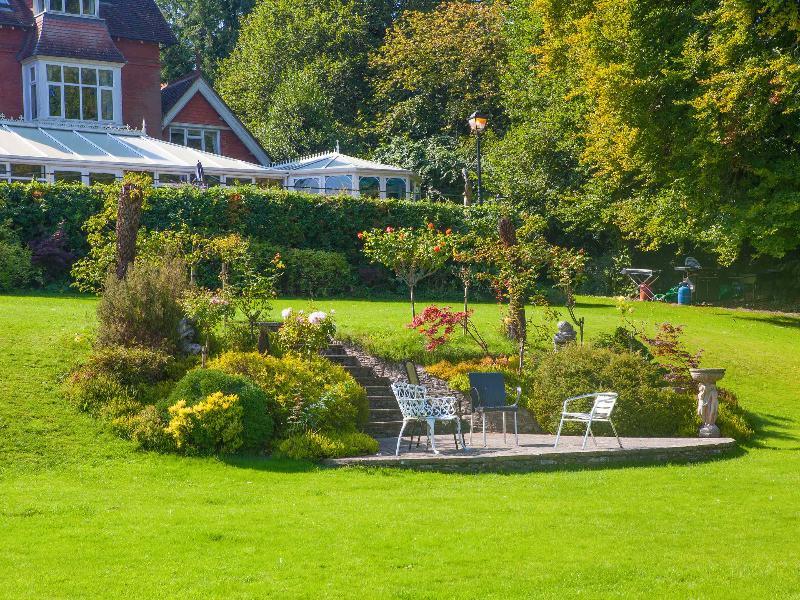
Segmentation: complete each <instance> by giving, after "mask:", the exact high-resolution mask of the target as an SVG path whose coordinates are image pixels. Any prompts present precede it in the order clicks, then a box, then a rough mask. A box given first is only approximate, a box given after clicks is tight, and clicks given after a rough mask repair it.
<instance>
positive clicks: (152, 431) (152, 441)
mask: <svg viewBox="0 0 800 600" xmlns="http://www.w3.org/2000/svg"><path fill="white" fill-rule="evenodd" d="M126 426H127V431H128V437H130V439H132V440H133V441H134V442H135V443H136V445H137V446H138V447H139V448H141V449H142V450H154V451H156V452H172V451H173V450H175V438H173V437H172V436H171V435H170V434H169V433H167V430H166V428H165V427H164V421H163V418H162V416H161V413H160V411H159V410H158V409H157V408H156V407H155V406H145V407H144V408H143V409H142V410H141V411H140V412H139V413H138V414H137V415H136V416H134V417H133V418H131V419H129V420H128V421H127V423H126Z"/></svg>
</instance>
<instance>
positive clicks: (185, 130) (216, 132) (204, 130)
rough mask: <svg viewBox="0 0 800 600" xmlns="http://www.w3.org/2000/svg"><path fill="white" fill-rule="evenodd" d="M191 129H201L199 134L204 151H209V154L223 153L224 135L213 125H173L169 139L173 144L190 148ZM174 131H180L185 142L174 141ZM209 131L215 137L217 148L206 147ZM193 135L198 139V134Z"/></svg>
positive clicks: (201, 147)
mask: <svg viewBox="0 0 800 600" xmlns="http://www.w3.org/2000/svg"><path fill="white" fill-rule="evenodd" d="M189 131H199V132H200V136H199V139H200V150H202V151H203V152H208V153H209V154H217V155H220V154H221V153H222V139H221V138H222V136H221V135H220V130H219V129H215V128H213V127H203V126H197V127H193V126H191V125H171V126H170V128H169V141H170V142H171V143H173V144H177V145H178V146H183V147H185V148H190V147H191V146H189V144H188V141H189V137H190V136H189ZM173 132H174V133H178V132H180V133H182V134H183V142H184V143H183V144H180V143H178V142H173V141H172V135H173ZM207 133H210V134H213V135H214V138H215V140H214V144H215V146H216V147H215V148H211V149H208V148H207V147H206V134H207ZM191 137H192V138H194V139H197V137H198V136H191Z"/></svg>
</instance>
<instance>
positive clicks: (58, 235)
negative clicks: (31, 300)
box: [28, 227, 75, 281]
mask: <svg viewBox="0 0 800 600" xmlns="http://www.w3.org/2000/svg"><path fill="white" fill-rule="evenodd" d="M28 248H30V250H31V262H32V264H33V265H34V266H35V267H38V268H40V269H41V270H42V271H43V273H44V275H45V276H46V279H48V280H50V281H57V280H62V279H64V278H65V277H66V276H67V275H68V274H69V271H70V268H71V267H72V263H74V262H75V255H74V254H73V253H72V252H70V251H69V249H68V248H67V234H66V233H65V231H64V228H63V227H59V228H58V230H56V232H55V233H54V234H52V235H47V236H44V237H40V238H36V239H34V240H31V241H30V242H28Z"/></svg>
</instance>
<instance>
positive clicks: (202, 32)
mask: <svg viewBox="0 0 800 600" xmlns="http://www.w3.org/2000/svg"><path fill="white" fill-rule="evenodd" d="M157 1H158V4H159V6H160V8H161V11H162V12H163V13H164V16H165V17H166V19H167V21H168V22H169V24H170V25H171V26H172V29H173V31H174V32H175V35H176V37H177V38H178V44H176V45H175V46H171V47H169V48H166V49H164V51H163V56H162V61H161V62H162V79H163V80H164V81H172V80H174V79H177V78H179V77H181V76H183V75H186V74H187V73H188V72H190V71H191V70H193V69H194V68H200V69H201V70H202V71H203V73H204V74H205V75H206V76H208V77H210V78H211V79H213V78H214V77H215V76H216V73H217V68H218V67H219V63H220V61H221V60H222V59H224V58H225V57H227V56H228V55H229V54H230V53H231V51H232V50H233V48H234V46H235V45H236V40H237V39H238V36H239V25H240V22H241V21H242V19H243V18H244V16H245V15H247V14H248V13H249V12H250V11H251V10H252V9H253V5H254V4H255V1H256V0H157ZM198 62H199V64H198Z"/></svg>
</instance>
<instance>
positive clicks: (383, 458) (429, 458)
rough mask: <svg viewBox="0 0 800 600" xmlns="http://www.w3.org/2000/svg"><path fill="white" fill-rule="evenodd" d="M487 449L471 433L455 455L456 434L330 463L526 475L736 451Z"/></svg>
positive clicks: (640, 443) (680, 446) (646, 443)
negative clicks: (430, 446) (433, 448)
mask: <svg viewBox="0 0 800 600" xmlns="http://www.w3.org/2000/svg"><path fill="white" fill-rule="evenodd" d="M487 437H488V444H487V447H486V448H484V447H483V442H482V435H481V434H480V433H478V432H477V431H476V432H475V434H474V436H473V441H472V444H470V441H469V433H467V434H466V435H465V438H466V440H467V445H468V446H469V448H468V449H467V451H466V452H464V451H461V450H457V449H456V448H455V444H454V442H453V436H452V435H437V436H436V448H437V450H439V451H440V454H434V453H433V452H432V451H430V450H427V449H426V447H425V436H423V437H422V440H421V443H420V446H419V448H417V447H416V440H415V442H414V446H413V447H412V449H411V450H410V451H409V449H408V442H409V438H408V437H406V438H404V440H403V444H402V445H401V449H400V456H395V455H394V451H395V445H396V444H397V438H396V437H394V438H381V439H379V440H378V442H379V443H380V452H379V453H378V454H376V455H373V456H361V457H354V458H340V459H332V460H329V461H326V463H327V464H328V465H331V466H347V465H363V466H395V467H406V468H417V469H423V470H440V471H487V470H500V471H505V470H509V471H528V470H537V469H542V468H548V467H550V468H552V467H559V466H569V465H595V464H615V463H620V464H621V463H631V462H650V463H662V462H663V463H667V462H687V461H695V460H705V459H708V458H713V457H715V456H720V455H723V454H725V453H727V452H730V451H732V450H733V449H735V447H736V442H735V441H734V440H733V439H730V438H703V439H701V438H622V445H623V448H620V447H619V446H618V445H617V440H616V439H615V438H613V437H598V438H596V442H597V443H596V444H594V443H592V439H591V438H589V441H588V442H587V444H586V449H585V450H582V449H581V444H582V442H583V438H582V437H577V436H562V438H561V439H560V440H559V443H558V448H553V443H554V442H555V436H552V435H538V434H520V436H519V446H515V445H514V435H513V433H512V434H509V435H508V437H507V441H506V443H505V444H504V443H503V434H502V433H491V434H488V436H487Z"/></svg>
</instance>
